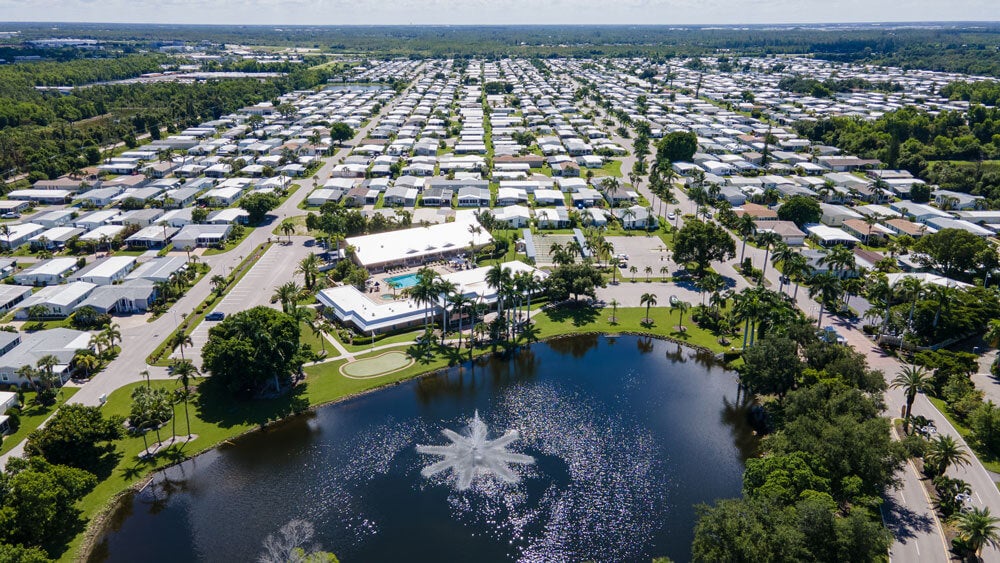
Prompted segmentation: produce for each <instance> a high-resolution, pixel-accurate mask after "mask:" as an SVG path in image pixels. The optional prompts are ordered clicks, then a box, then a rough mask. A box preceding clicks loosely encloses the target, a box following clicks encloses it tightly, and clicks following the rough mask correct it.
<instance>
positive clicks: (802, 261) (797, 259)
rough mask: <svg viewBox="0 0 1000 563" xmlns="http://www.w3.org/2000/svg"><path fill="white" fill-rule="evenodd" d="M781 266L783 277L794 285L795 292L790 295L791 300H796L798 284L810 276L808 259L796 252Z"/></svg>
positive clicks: (810, 268) (810, 269)
mask: <svg viewBox="0 0 1000 563" xmlns="http://www.w3.org/2000/svg"><path fill="white" fill-rule="evenodd" d="M781 266H782V270H783V271H784V273H785V275H786V276H788V278H789V279H790V280H792V281H793V282H794V283H795V292H794V293H792V299H797V298H798V296H799V284H800V283H801V282H802V280H804V279H806V278H808V277H809V276H811V275H812V266H810V265H809V259H808V258H806V257H805V256H803V255H802V254H801V253H798V252H796V253H795V254H794V255H793V256H790V257H789V258H788V259H787V260H786V261H785V262H784V263H783V264H782V265H781Z"/></svg>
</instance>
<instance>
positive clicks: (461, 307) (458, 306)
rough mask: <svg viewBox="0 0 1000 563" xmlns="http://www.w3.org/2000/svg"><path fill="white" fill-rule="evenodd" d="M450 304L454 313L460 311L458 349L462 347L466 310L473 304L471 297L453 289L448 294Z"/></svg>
mask: <svg viewBox="0 0 1000 563" xmlns="http://www.w3.org/2000/svg"><path fill="white" fill-rule="evenodd" d="M448 305H449V306H450V307H451V310H452V312H453V313H455V312H457V313H458V349H459V350H461V349H462V328H463V327H462V323H463V321H464V320H465V311H466V309H468V308H469V307H470V306H471V305H472V299H469V298H468V297H466V296H465V295H463V294H462V293H461V292H459V291H453V292H452V293H450V294H449V295H448Z"/></svg>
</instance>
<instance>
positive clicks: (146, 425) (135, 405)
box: [129, 386, 173, 450]
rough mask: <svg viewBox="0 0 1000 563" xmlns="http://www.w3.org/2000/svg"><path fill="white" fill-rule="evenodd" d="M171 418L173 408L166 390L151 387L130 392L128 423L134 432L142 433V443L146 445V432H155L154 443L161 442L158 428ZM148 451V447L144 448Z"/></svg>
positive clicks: (137, 388) (138, 388)
mask: <svg viewBox="0 0 1000 563" xmlns="http://www.w3.org/2000/svg"><path fill="white" fill-rule="evenodd" d="M172 417H173V408H172V404H171V401H170V398H169V397H168V396H167V391H166V389H162V388H156V389H153V388H151V387H142V386H140V387H136V388H135V389H133V390H132V409H131V411H130V413H129V423H130V424H131V425H132V427H133V428H135V429H136V430H141V431H142V432H143V437H142V441H143V443H146V433H145V431H146V430H149V429H150V428H152V429H153V430H154V431H156V441H157V442H159V443H162V442H163V439H162V438H161V437H160V426H163V424H165V423H166V422H167V421H168V420H170V419H171V418H172ZM146 450H149V446H148V445H147V446H146Z"/></svg>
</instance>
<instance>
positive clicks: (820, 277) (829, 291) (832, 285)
mask: <svg viewBox="0 0 1000 563" xmlns="http://www.w3.org/2000/svg"><path fill="white" fill-rule="evenodd" d="M842 291H843V289H842V288H841V286H840V278H838V277H837V276H834V275H833V274H830V273H827V272H823V273H819V274H815V275H813V277H812V278H810V279H809V297H817V296H819V318H818V319H817V320H816V326H817V327H821V326H823V311H824V310H826V309H828V308H829V307H831V306H833V304H835V303H836V302H837V300H838V299H840V294H841V292H842Z"/></svg>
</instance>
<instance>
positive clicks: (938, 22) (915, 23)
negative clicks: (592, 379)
mask: <svg viewBox="0 0 1000 563" xmlns="http://www.w3.org/2000/svg"><path fill="white" fill-rule="evenodd" d="M964 24H967V25H969V26H997V27H1000V19H997V20H919V21H918V20H912V21H907V20H899V21H891V20H882V21H860V20H859V21H801V22H760V23H671V24H650V23H415V24H409V23H405V24H404V23H324V24H318V23H312V24H307V23H184V22H152V21H98V20H94V21H87V20H78V21H59V20H51V21H47V20H37V21H29V20H0V26H5V25H112V26H119V25H141V26H150V27H155V26H162V27H168V26H184V27H260V28H274V27H301V28H322V27H329V28H338V27H373V28H378V27H403V28H405V27H442V28H448V27H488V28H503V27H539V28H544V27H598V28H600V27H612V28H628V27H636V28H666V29H671V28H701V29H713V28H727V29H741V28H748V27H772V26H773V27H801V26H868V27H883V26H893V27H906V26H933V25H949V26H962V25H964Z"/></svg>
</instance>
